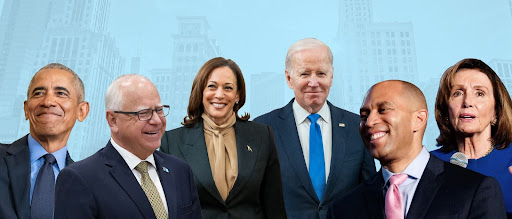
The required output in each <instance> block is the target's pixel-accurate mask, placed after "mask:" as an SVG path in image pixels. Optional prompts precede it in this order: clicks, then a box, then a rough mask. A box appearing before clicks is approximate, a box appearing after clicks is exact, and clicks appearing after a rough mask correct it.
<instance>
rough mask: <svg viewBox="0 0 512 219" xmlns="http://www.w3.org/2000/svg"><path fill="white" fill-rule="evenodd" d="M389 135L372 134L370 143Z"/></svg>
mask: <svg viewBox="0 0 512 219" xmlns="http://www.w3.org/2000/svg"><path fill="white" fill-rule="evenodd" d="M387 134H388V133H387V132H377V133H375V134H372V135H370V141H375V140H377V139H380V138H382V137H384V136H385V135H387Z"/></svg>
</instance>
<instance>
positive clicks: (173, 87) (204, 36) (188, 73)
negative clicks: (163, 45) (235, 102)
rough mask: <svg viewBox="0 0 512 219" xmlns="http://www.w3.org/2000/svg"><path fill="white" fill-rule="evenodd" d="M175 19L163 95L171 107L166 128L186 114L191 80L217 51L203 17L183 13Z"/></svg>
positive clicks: (172, 126) (217, 54) (180, 120)
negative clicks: (175, 27)
mask: <svg viewBox="0 0 512 219" xmlns="http://www.w3.org/2000/svg"><path fill="white" fill-rule="evenodd" d="M177 20H178V33H177V34H173V35H172V39H173V46H172V47H173V48H172V58H171V63H172V67H171V72H170V73H169V76H170V77H169V79H168V81H169V82H170V84H169V89H170V90H169V94H170V96H171V97H170V98H168V99H166V100H167V101H168V103H169V104H170V105H171V109H172V110H171V112H170V113H169V115H168V116H167V129H172V128H176V127H180V126H181V124H180V123H181V122H183V118H184V117H185V116H186V115H187V106H188V100H189V96H190V90H191V88H192V81H193V80H194V77H195V76H196V74H197V72H198V70H199V68H200V67H201V66H202V65H203V64H204V63H205V62H206V61H208V60H209V59H211V58H214V57H217V56H220V55H221V50H220V47H219V46H218V45H217V42H216V40H214V39H211V38H210V37H209V36H208V29H209V28H210V26H209V25H208V21H207V19H206V17H204V16H186V17H177ZM165 78H166V80H167V77H166V76H165ZM161 93H162V91H161ZM165 98H167V97H165Z"/></svg>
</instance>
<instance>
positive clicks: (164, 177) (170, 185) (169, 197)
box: [153, 152, 177, 218]
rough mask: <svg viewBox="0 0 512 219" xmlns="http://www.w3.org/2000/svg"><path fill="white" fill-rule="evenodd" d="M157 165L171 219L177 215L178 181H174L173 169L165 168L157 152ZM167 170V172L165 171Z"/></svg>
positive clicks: (155, 155)
mask: <svg viewBox="0 0 512 219" xmlns="http://www.w3.org/2000/svg"><path fill="white" fill-rule="evenodd" d="M153 156H154V158H155V163H156V171H157V172H158V177H160V182H161V184H162V187H163V189H164V194H165V200H166V201H167V209H168V211H169V213H168V215H169V218H172V217H173V216H175V215H176V212H177V207H176V206H177V205H176V189H175V188H177V186H176V180H175V179H174V174H172V169H168V168H167V167H166V166H165V162H164V160H163V159H162V158H161V157H160V155H158V154H157V153H156V152H155V153H153ZM164 169H165V170H167V171H164Z"/></svg>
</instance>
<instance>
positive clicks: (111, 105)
mask: <svg viewBox="0 0 512 219" xmlns="http://www.w3.org/2000/svg"><path fill="white" fill-rule="evenodd" d="M136 79H139V80H142V81H148V82H149V83H151V81H150V80H149V79H148V78H147V77H145V76H142V75H139V74H126V75H121V76H119V77H117V78H116V79H115V80H114V81H113V82H112V84H110V86H109V87H108V89H107V93H106V94H105V110H112V111H116V110H121V106H122V105H123V92H121V87H122V86H123V85H124V84H125V83H126V82H128V81H132V80H136Z"/></svg>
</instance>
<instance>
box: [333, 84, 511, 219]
mask: <svg viewBox="0 0 512 219" xmlns="http://www.w3.org/2000/svg"><path fill="white" fill-rule="evenodd" d="M427 119H428V112H427V103H426V101H425V97H424V95H423V93H422V92H421V91H420V89H418V88H417V87H416V86H415V85H413V84H411V83H408V82H404V81H385V82H381V83H378V84H376V85H374V86H373V87H372V88H370V91H368V93H367V94H366V98H365V100H364V103H363V105H362V107H361V123H360V128H359V129H360V133H361V137H362V138H363V141H364V142H365V145H366V147H367V148H368V149H369V150H370V153H371V154H372V155H373V156H374V157H375V158H376V159H378V160H379V161H380V163H381V165H382V168H381V171H379V172H378V173H377V174H375V175H374V176H373V177H372V178H371V179H370V180H368V181H366V182H365V183H363V184H361V185H359V186H358V187H357V188H356V189H355V190H354V191H352V192H351V193H350V194H349V195H347V196H345V198H343V199H341V200H339V201H336V202H335V203H334V204H333V206H331V208H330V209H329V213H328V215H329V217H332V218H405V217H407V218H444V217H446V218H448V217H449V218H506V215H505V205H504V201H503V196H502V193H501V189H500V186H499V184H498V182H497V181H496V180H495V179H494V178H492V177H487V176H483V175H481V174H479V173H476V172H473V171H470V170H467V169H464V168H462V167H459V166H455V165H453V164H449V163H446V162H443V161H441V160H439V159H437V158H436V157H435V156H431V155H430V153H429V152H428V151H427V150H426V149H425V148H424V147H423V146H422V144H421V143H422V140H423V134H424V132H425V127H426V124H427Z"/></svg>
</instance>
